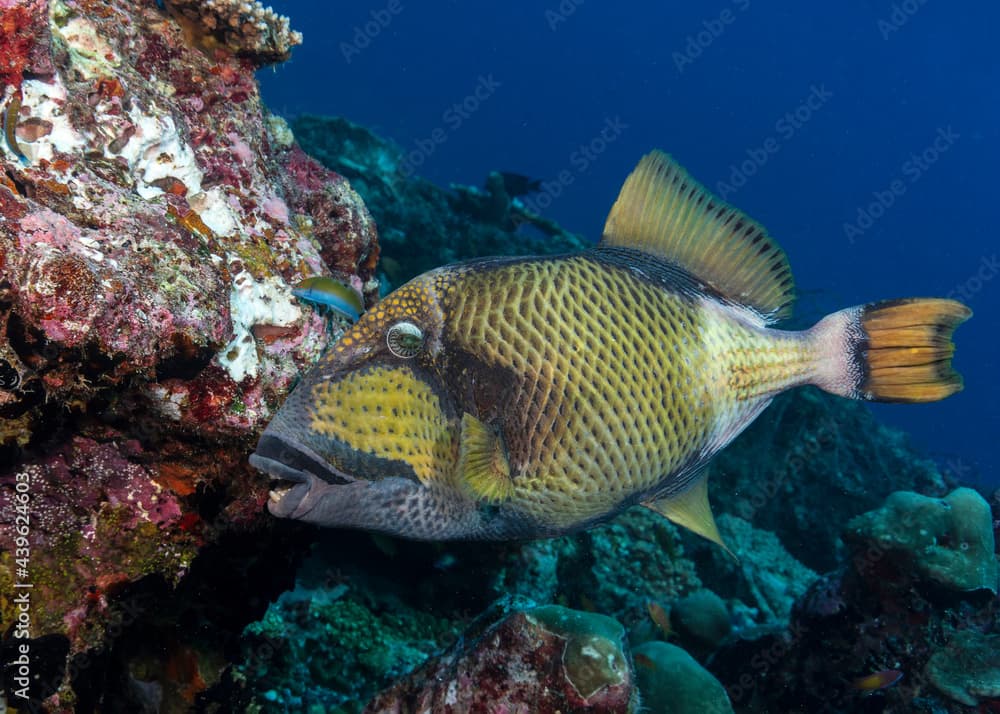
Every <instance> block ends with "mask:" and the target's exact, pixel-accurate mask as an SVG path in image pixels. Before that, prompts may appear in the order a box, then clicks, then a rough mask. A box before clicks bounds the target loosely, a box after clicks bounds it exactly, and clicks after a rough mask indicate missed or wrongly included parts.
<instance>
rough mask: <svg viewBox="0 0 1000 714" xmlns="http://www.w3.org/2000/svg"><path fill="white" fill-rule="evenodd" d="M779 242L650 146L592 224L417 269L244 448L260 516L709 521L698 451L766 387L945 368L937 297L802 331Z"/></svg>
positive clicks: (852, 387) (523, 532) (911, 384)
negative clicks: (573, 241)
mask: <svg viewBox="0 0 1000 714" xmlns="http://www.w3.org/2000/svg"><path fill="white" fill-rule="evenodd" d="M793 299H794V286H793V282H792V275H791V270H790V268H789V265H788V260H787V258H786V256H785V254H784V252H783V251H782V250H781V248H780V247H779V246H778V245H777V243H776V242H775V241H774V240H773V239H772V238H770V237H769V236H768V234H767V233H766V232H765V230H764V229H763V228H762V227H761V226H760V224H758V223H756V222H755V221H753V220H751V219H750V218H748V217H747V216H745V215H744V214H743V213H741V212H740V211H738V210H737V209H735V208H733V207H732V206H730V205H728V204H726V203H724V202H723V201H721V200H719V199H718V198H717V197H715V196H713V195H712V194H711V193H709V192H708V191H707V190H706V189H705V188H704V187H703V186H701V185H700V184H699V183H697V182H696V181H695V180H693V179H692V178H691V177H690V176H689V175H688V174H687V172H686V171H684V169H682V168H681V167H680V166H679V165H678V164H676V163H675V162H674V161H673V160H672V159H671V158H670V157H668V156H667V155H666V154H664V153H662V152H658V151H654V152H652V153H650V154H649V155H647V156H645V157H644V158H643V159H642V160H641V161H640V162H639V165H638V166H637V168H636V169H635V170H634V171H633V172H632V174H631V175H630V176H629V177H628V179H627V180H626V181H625V184H624V186H623V187H622V189H621V193H620V194H619V196H618V200H617V201H616V202H615V204H614V206H613V207H612V209H611V212H610V214H609V216H608V219H607V223H606V224H605V226H604V233H603V236H602V239H601V241H600V243H599V244H597V245H596V246H595V247H593V248H591V249H589V250H586V251H584V252H582V253H578V254H571V255H562V256H555V257H551V256H546V257H519V258H506V257H504V258H486V259H481V260H473V261H471V262H465V263H461V264H457V265H451V266H446V267H442V268H438V269H436V270H432V271H430V272H428V273H425V274H423V275H421V276H419V277H417V278H414V279H413V280H412V281H410V282H409V283H407V284H406V285H404V286H402V287H400V288H399V289H397V290H396V291H394V292H392V293H390V294H389V295H388V296H386V297H385V298H383V299H382V300H381V301H380V302H378V303H377V304H376V305H375V306H374V307H372V308H370V309H369V310H368V311H367V312H366V313H365V314H363V315H362V316H361V317H360V319H359V320H358V322H357V323H356V324H355V325H353V327H351V328H350V329H349V330H347V331H346V332H345V333H344V334H343V336H342V337H341V338H340V340H339V341H337V342H336V343H335V344H334V345H333V346H332V347H331V348H330V349H329V350H328V352H327V353H326V354H325V355H324V356H323V357H322V358H321V359H320V361H319V362H318V363H317V364H316V365H315V366H314V367H313V368H312V369H311V370H310V371H309V372H308V373H307V374H306V375H305V377H304V378H303V379H302V381H301V383H300V384H299V385H298V386H296V387H295V389H293V390H292V392H291V394H290V395H289V396H288V398H287V400H286V402H285V403H284V405H283V406H282V407H281V409H279V411H278V413H277V414H276V415H275V417H274V419H273V420H272V421H271V423H270V424H269V425H268V427H267V429H266V430H265V431H264V433H263V435H262V437H261V439H260V443H259V444H258V446H257V451H256V453H255V454H253V455H252V456H251V457H250V460H251V463H252V464H253V465H254V466H256V467H257V468H259V469H261V470H263V471H265V472H266V473H267V474H269V475H270V476H271V478H272V479H273V486H272V490H271V493H270V501H269V504H268V507H269V509H270V511H271V513H273V514H274V515H276V516H281V517H285V518H296V519H300V520H303V521H308V522H311V523H317V524H321V525H326V526H342V527H351V528H362V529H367V530H371V531H376V532H382V533H389V534H393V535H398V536H403V537H408V538H417V539H428V540H437V539H458V538H463V539H508V538H530V537H543V536H554V535H558V534H563V533H568V532H572V531H576V530H579V529H583V528H587V527H589V526H592V525H594V524H597V523H601V522H603V521H607V520H608V519H610V518H613V517H614V516H615V515H616V514H618V513H620V512H621V511H622V510H623V509H626V508H629V507H631V506H634V505H640V504H641V505H643V506H647V507H649V508H651V509H653V510H655V511H657V512H659V513H661V514H663V515H664V516H666V517H667V518H669V519H671V520H672V521H674V522H676V523H679V524H681V525H683V526H685V527H687V528H690V529H691V530H693V531H695V532H696V533H699V534H701V535H703V536H705V537H707V538H709V539H711V540H714V541H716V542H719V543H720V544H721V539H720V537H719V534H718V530H717V529H716V527H715V522H714V520H713V518H712V513H711V510H710V508H709V503H708V490H707V485H706V475H705V474H706V470H705V469H704V468H703V467H704V466H705V464H706V463H707V462H708V461H709V459H711V458H712V456H713V455H714V454H715V453H717V452H718V451H719V450H720V449H722V448H723V447H725V446H726V444H728V443H729V442H730V441H732V440H733V438H734V437H735V436H736V435H738V434H739V433H740V432H741V431H743V430H744V429H745V428H746V427H747V425H748V424H750V422H752V421H753V420H754V419H755V418H756V417H757V416H758V415H759V414H760V413H761V411H763V410H764V408H765V407H767V405H768V404H769V403H770V402H771V400H772V398H773V397H774V396H775V395H776V394H778V393H779V392H782V391H784V390H786V389H790V388H792V387H797V386H800V385H815V386H817V387H820V388H821V389H824V390H826V391H828V392H832V393H833V394H838V395H841V396H843V397H847V398H849V399H862V400H872V401H880V402H929V401H934V400H938V399H942V398H944V397H947V396H948V395H950V394H953V393H954V392H956V391H958V390H960V389H961V388H962V381H961V377H960V376H959V375H958V374H957V373H956V372H955V371H954V370H953V369H952V367H951V357H952V353H953V351H954V346H953V344H952V342H951V335H952V332H953V330H954V329H955V327H956V326H957V325H958V324H959V323H961V322H963V321H964V320H966V319H967V318H968V317H969V316H970V315H971V312H970V311H969V309H968V308H967V307H965V306H964V305H962V304H960V303H958V302H955V301H953V300H946V299H935V298H911V299H902V300H888V301H883V302H875V303H870V304H866V305H861V306H857V307H852V308H848V309H846V310H840V311H838V312H835V313H833V314H831V315H828V316H827V317H825V318H823V319H822V320H820V321H819V322H818V323H817V324H816V325H814V326H813V327H812V328H810V329H807V330H803V331H784V330H779V329H775V328H774V327H773V325H774V324H775V323H776V322H777V321H779V320H781V319H785V318H787V317H788V316H789V314H790V311H791V304H792V302H793Z"/></svg>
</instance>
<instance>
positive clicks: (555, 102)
mask: <svg viewBox="0 0 1000 714" xmlns="http://www.w3.org/2000/svg"><path fill="white" fill-rule="evenodd" d="M274 7H275V9H276V10H278V11H280V12H282V13H285V14H288V15H289V16H290V17H291V19H292V24H293V27H295V28H297V29H300V30H302V31H303V33H304V35H305V43H304V45H303V46H302V47H299V48H297V49H296V50H295V51H294V55H293V58H292V60H291V61H290V62H288V63H286V64H284V65H282V66H279V67H277V68H276V69H275V70H273V71H272V70H270V69H269V70H264V71H262V72H261V73H260V78H261V82H262V85H263V95H264V99H265V101H266V102H267V103H268V104H269V105H270V106H271V108H272V109H273V110H274V111H275V112H278V113H281V114H284V115H286V116H293V115H296V114H300V113H313V114H327V115H342V116H345V117H347V118H349V119H351V120H352V121H355V122H358V123H361V124H364V125H366V126H369V127H371V128H372V129H374V130H375V131H377V132H378V133H380V134H382V135H384V136H386V137H389V138H392V139H394V140H395V141H396V142H398V143H399V144H400V145H401V146H403V147H404V148H405V149H406V150H407V152H409V155H410V159H411V163H412V164H413V166H414V169H415V170H416V172H417V173H419V174H421V175H423V176H425V177H427V178H429V179H431V180H433V181H435V182H437V183H439V184H441V185H447V184H448V183H450V182H459V183H467V184H479V183H481V182H482V180H483V178H484V177H485V175H486V173H487V172H488V171H490V170H492V169H504V170H510V171H518V172H522V173H526V174H529V175H531V176H536V177H539V178H544V179H547V180H549V181H550V183H549V191H548V192H547V193H546V194H543V196H542V197H540V198H539V197H536V201H537V202H538V203H537V204H536V205H537V207H539V208H543V209H544V210H543V211H542V212H543V213H544V214H545V215H547V216H549V217H551V218H554V219H556V220H558V221H559V222H561V223H562V224H563V225H565V226H566V227H568V228H569V229H571V230H573V231H576V232H579V233H582V234H585V235H587V236H590V237H593V238H594V239H596V238H597V237H598V236H599V233H600V230H601V227H602V225H603V222H604V218H605V215H606V212H607V210H608V208H609V207H610V205H611V203H612V201H613V200H614V197H615V196H616V194H617V191H618V189H619V187H620V185H621V182H622V180H623V179H624V177H625V176H626V175H627V173H628V172H629V171H630V170H631V168H632V167H633V165H634V164H635V162H636V161H637V160H638V158H639V157H640V156H641V155H642V154H643V153H645V152H646V151H648V150H649V149H651V148H654V147H659V148H663V149H665V150H666V151H668V152H670V153H672V154H674V155H675V156H676V157H677V158H678V159H679V160H680V161H681V163H682V164H683V165H685V166H686V167H687V168H688V169H689V170H690V171H691V172H692V174H693V175H694V176H695V177H697V178H699V179H700V180H701V181H702V182H704V183H705V184H707V185H708V186H710V187H713V188H715V189H716V190H717V191H720V192H722V193H724V194H726V197H727V199H728V200H729V201H730V202H732V203H734V204H735V205H737V206H738V207H740V208H742V209H743V210H744V211H746V212H747V213H748V214H749V215H750V216H752V217H754V218H756V219H757V220H759V221H761V222H762V223H763V224H764V225H765V226H766V227H767V228H768V229H769V231H770V232H771V233H772V235H774V236H775V237H776V238H777V239H778V240H779V242H780V243H781V245H782V246H783V247H784V248H785V250H786V251H787V252H788V255H789V257H790V259H791V263H792V267H793V271H794V274H795V277H796V280H797V284H798V286H799V288H800V290H802V291H803V297H802V299H801V301H800V308H799V309H800V314H802V313H804V315H803V316H804V317H809V318H818V317H819V316H820V315H821V314H822V313H824V312H828V311H831V310H834V309H838V308H841V307H846V306H849V305H854V304H858V303H863V302H867V301H871V300H876V299H881V298H890V297H902V296H923V295H950V296H955V297H959V298H961V299H963V300H964V301H965V302H966V303H967V304H969V305H970V306H971V307H972V308H973V309H974V310H975V312H976V315H975V317H974V319H973V320H972V321H970V322H969V323H967V324H966V325H964V326H963V327H962V328H961V329H960V330H959V332H958V334H957V338H958V339H957V342H958V345H959V351H958V357H957V359H956V365H957V367H958V368H959V369H960V371H961V372H962V373H963V374H964V376H965V383H966V389H965V391H964V392H963V393H961V394H959V395H957V396H955V397H952V398H951V399H948V400H946V401H945V402H942V403H937V404H930V405H885V406H883V405H878V406H876V407H874V408H875V410H876V412H877V414H878V415H879V417H880V418H881V419H883V420H884V421H886V422H888V423H890V424H893V425H895V426H897V427H900V428H902V429H904V430H906V431H907V432H909V433H910V434H911V435H912V437H913V441H914V443H915V444H916V445H917V446H918V448H919V449H921V450H922V451H924V452H925V453H927V454H929V455H931V456H933V457H934V458H936V459H937V460H938V461H939V463H941V464H942V466H943V467H944V468H945V469H946V470H948V471H951V472H952V473H954V474H955V475H957V476H959V477H961V478H963V479H964V480H966V481H971V482H973V483H976V482H978V483H981V484H984V485H985V484H990V483H992V484H1000V476H998V474H1000V469H998V461H1000V460H998V457H997V453H996V443H997V439H998V436H1000V428H998V426H1000V417H998V408H997V404H998V402H1000V387H998V379H997V366H998V362H997V355H996V353H997V348H998V344H1000V340H998V334H1000V318H998V312H997V308H998V306H1000V262H998V259H1000V241H998V230H997V219H996V213H997V212H996V206H997V205H998V198H1000V195H998V194H1000V191H998V184H1000V181H998V176H997V171H998V165H1000V164H998V159H1000V151H998V148H1000V141H998V138H1000V137H998V134H1000V99H998V96H1000V95H998V87H1000V76H998V71H997V69H998V60H997V57H998V53H997V51H996V45H995V34H996V27H997V26H998V25H1000V5H998V4H996V3H990V2H968V3H960V4H956V3H945V2H943V0H927V1H926V2H919V1H918V0H907V1H906V2H897V3H891V2H875V1H874V0H868V1H865V0H845V1H844V2H838V3H766V2H760V1H758V0H732V1H720V2H699V3H654V2H646V3H609V2H597V1H596V0H585V1H584V2H577V3H573V2H570V1H569V0H566V1H565V2H563V3H558V2H525V1H520V2H510V1H508V2H499V3H498V2H466V3H459V2H436V3H419V4H418V3H414V2H412V0H398V1H395V0H394V1H391V2H390V1H375V2H368V1H367V0H361V1H359V2H355V3H313V2H305V1H304V0H298V1H290V2H278V3H275V4H274ZM477 91H478V96H477ZM602 131H603V132H604V136H603V137H602ZM584 147H588V148H586V149H585V148H584ZM560 179H561V180H560ZM720 182H725V184H727V185H728V188H727V186H723V185H722V184H720ZM557 194H558V195H557ZM866 217H867V218H866ZM867 219H871V220H867ZM848 226H853V228H854V229H853V230H851V229H850V228H848ZM456 240H461V236H456Z"/></svg>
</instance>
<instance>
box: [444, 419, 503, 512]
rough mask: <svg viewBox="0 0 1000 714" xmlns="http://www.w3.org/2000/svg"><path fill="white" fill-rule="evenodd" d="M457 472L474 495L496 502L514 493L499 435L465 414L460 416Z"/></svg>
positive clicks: (501, 439) (501, 438)
mask: <svg viewBox="0 0 1000 714" xmlns="http://www.w3.org/2000/svg"><path fill="white" fill-rule="evenodd" d="M458 473H459V476H460V477H461V478H462V479H464V480H465V482H466V483H467V484H468V485H469V487H470V488H471V489H472V491H473V493H475V495H476V496H477V497H478V498H482V499H484V500H487V501H490V502H493V503H498V502H500V501H505V500H507V499H508V498H510V496H511V494H513V492H514V480H513V479H512V478H511V475H510V461H508V460H507V448H506V447H505V446H504V443H503V437H502V436H501V435H500V434H499V433H497V432H496V431H495V430H494V429H492V428H490V427H489V426H488V425H486V424H484V423H483V422H481V421H480V420H479V419H476V417H474V416H472V415H471V414H468V413H466V414H463V415H462V436H461V442H460V444H459V453H458Z"/></svg>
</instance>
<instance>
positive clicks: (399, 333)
mask: <svg viewBox="0 0 1000 714" xmlns="http://www.w3.org/2000/svg"><path fill="white" fill-rule="evenodd" d="M385 341H386V344H388V345H389V351H390V352H392V353H393V354H394V355H396V356H397V357H402V358H403V359H409V358H410V357H414V356H416V354H417V353H418V352H419V351H420V348H421V347H423V344H424V333H423V330H421V329H420V328H419V327H417V326H416V325H414V324H413V323H412V322H397V323H396V324H395V325H393V326H392V327H390V328H389V331H388V332H387V333H386V335H385Z"/></svg>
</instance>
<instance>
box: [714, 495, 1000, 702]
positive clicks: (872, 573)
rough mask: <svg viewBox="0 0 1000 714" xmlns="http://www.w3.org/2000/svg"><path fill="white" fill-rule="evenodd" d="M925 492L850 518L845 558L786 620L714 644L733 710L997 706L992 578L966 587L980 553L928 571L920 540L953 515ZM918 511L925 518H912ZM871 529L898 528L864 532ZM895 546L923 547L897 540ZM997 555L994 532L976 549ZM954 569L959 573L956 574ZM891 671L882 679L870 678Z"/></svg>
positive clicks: (933, 556) (999, 621)
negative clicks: (971, 561) (986, 545)
mask: <svg viewBox="0 0 1000 714" xmlns="http://www.w3.org/2000/svg"><path fill="white" fill-rule="evenodd" d="M966 491H967V489H959V490H957V491H955V492H954V493H955V494H957V496H958V498H957V499H955V500H956V502H958V503H962V502H963V501H964V503H965V504H970V503H973V502H975V503H977V504H978V505H976V506H974V507H972V508H971V509H970V510H971V512H972V513H975V520H974V521H973V523H972V524H968V525H967V527H970V528H971V529H972V530H974V531H976V532H977V533H980V534H981V533H982V528H981V525H982V510H981V506H982V505H983V504H982V503H981V501H982V499H981V498H980V497H979V496H976V495H974V494H972V493H966ZM932 501H935V499H925V498H923V497H920V498H915V497H914V495H913V494H903V495H902V496H900V495H899V494H894V495H893V496H890V498H889V499H888V502H887V503H886V505H885V506H883V507H882V508H879V509H877V510H875V511H873V512H872V513H869V514H866V515H864V516H861V517H859V518H857V519H855V521H853V522H852V523H851V524H850V525H849V526H848V527H847V533H846V535H847V536H848V542H849V544H850V548H851V556H852V557H850V558H849V559H848V561H847V563H846V564H845V565H843V566H842V567H841V568H839V569H838V570H836V571H834V572H831V573H828V574H827V575H825V576H823V577H822V578H820V579H819V580H817V581H816V582H815V583H813V585H812V586H811V587H810V588H809V590H808V591H807V592H806V593H805V594H804V595H803V596H802V597H801V598H799V599H798V600H797V601H796V603H795V607H794V608H793V611H792V614H791V618H790V623H789V625H788V627H787V628H785V627H773V626H772V627H758V628H747V629H745V630H743V631H742V632H740V633H739V636H738V637H736V638H733V639H731V640H729V641H727V642H726V643H725V644H724V645H723V646H722V647H721V648H720V650H719V651H718V652H716V654H715V655H714V656H713V657H712V658H711V659H710V660H709V665H708V666H709V669H710V670H711V671H712V672H713V673H714V674H715V675H716V676H717V677H719V679H720V680H721V681H722V682H723V683H724V684H725V685H726V687H727V690H728V691H729V694H730V698H731V699H732V701H733V704H734V706H735V707H736V709H737V710H738V711H748V712H758V711H761V712H763V711H813V710H815V711H819V710H822V711H830V712H856V711H879V712H900V713H902V712H928V713H930V712H952V711H960V710H959V709H957V708H956V707H957V704H956V703H962V704H965V705H967V706H974V705H979V704H981V705H983V706H986V707H987V708H984V709H981V711H993V710H995V708H996V706H997V705H998V704H1000V700H998V699H997V696H998V694H997V691H998V690H997V689H996V683H997V682H996V675H997V669H996V665H997V662H996V658H995V657H994V656H993V648H994V647H995V640H996V637H997V632H998V631H1000V601H998V600H997V597H996V596H995V594H994V593H993V592H992V591H991V590H990V589H989V588H988V587H980V588H979V589H974V590H973V589H969V588H967V587H966V586H967V585H969V584H970V581H969V580H968V579H967V577H966V576H967V575H968V574H969V573H975V574H979V573H981V572H982V564H981V563H980V564H979V565H978V566H976V567H973V568H968V567H963V568H960V569H958V570H956V569H954V568H951V567H946V568H944V569H943V570H939V569H938V568H937V567H935V568H932V569H928V565H929V564H934V565H938V564H939V563H940V562H941V561H940V555H941V554H940V553H939V552H938V548H937V546H931V547H927V545H928V543H929V540H930V537H929V536H930V534H931V533H932V532H934V529H935V527H938V526H941V524H942V523H945V522H947V523H949V524H951V525H954V521H953V520H952V518H953V514H952V512H951V509H946V508H945V509H943V508H942V507H941V506H940V503H937V504H933V503H930V502H932ZM914 508H915V509H916V510H913V509H914ZM994 508H995V509H997V508H1000V503H998V504H994ZM925 510H926V511H928V512H927V513H925ZM959 510H961V508H960V509H959ZM915 513H921V514H924V515H922V516H920V518H921V519H926V520H919V521H916V522H915V521H914V520H913V519H912V518H911V516H913V515H914V514H915ZM944 514H947V515H944ZM990 525H992V523H990ZM925 526H926V528H925ZM858 530H861V531H862V533H865V534H866V535H865V537H858V535H857V531H858ZM921 530H925V533H923V534H920V531H921ZM868 531H874V532H878V533H880V534H891V535H892V536H893V537H892V539H890V540H889V541H888V543H886V542H885V541H883V540H882V539H881V538H878V537H875V538H874V539H871V540H870V539H869V538H870V537H871V533H870V532H868ZM937 533H938V537H940V536H941V535H942V533H941V531H937ZM896 538H900V540H895V539H896ZM901 544H906V545H914V546H918V548H917V550H916V551H914V552H907V551H903V550H896V549H895V548H897V547H898V546H900V545H901ZM873 546H875V547H873ZM958 550H959V552H961V551H960V549H958ZM954 555H955V554H954V553H951V554H948V557H947V558H946V561H953V560H954ZM994 557H995V556H994V554H993V552H992V542H991V550H990V552H989V553H986V554H984V553H980V558H981V559H983V558H985V559H988V560H993V559H994ZM952 564H953V562H952ZM964 565H967V564H966V563H963V566H964ZM956 572H962V573H963V576H962V577H959V578H957V579H956V578H953V577H952V576H954V575H955V573H956ZM932 574H933V575H932ZM942 575H944V576H945V577H943V578H942ZM978 582H980V584H982V583H981V581H978ZM896 672H898V673H900V675H901V676H899V675H896V674H893V675H892V676H889V677H886V679H885V682H886V684H885V686H884V687H882V686H880V685H876V686H875V687H874V688H871V686H870V685H868V684H866V682H868V681H869V679H868V678H869V677H871V676H872V675H874V679H875V681H879V678H880V676H881V674H882V673H896ZM987 700H988V701H987Z"/></svg>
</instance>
